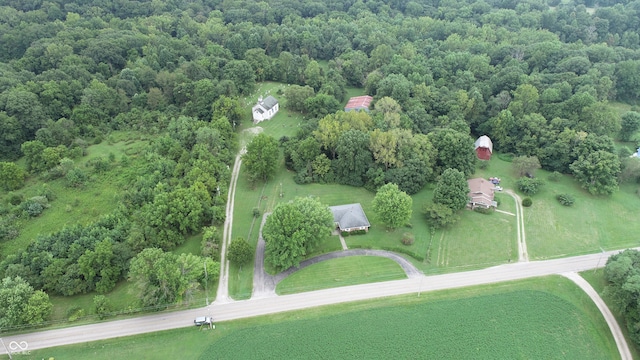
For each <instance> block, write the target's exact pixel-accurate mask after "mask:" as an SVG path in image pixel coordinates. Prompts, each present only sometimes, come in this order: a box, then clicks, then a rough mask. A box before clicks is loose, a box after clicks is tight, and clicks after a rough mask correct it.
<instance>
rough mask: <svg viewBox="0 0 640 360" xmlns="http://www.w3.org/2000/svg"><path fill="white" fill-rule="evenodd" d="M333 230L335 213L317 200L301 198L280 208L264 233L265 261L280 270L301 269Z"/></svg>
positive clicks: (270, 218)
mask: <svg viewBox="0 0 640 360" xmlns="http://www.w3.org/2000/svg"><path fill="white" fill-rule="evenodd" d="M333 227H334V224H333V215H332V214H331V211H330V210H329V208H328V207H327V206H326V205H324V204H322V203H321V202H320V201H319V200H318V199H316V198H312V197H304V198H301V197H299V198H296V199H294V200H293V201H291V202H288V203H281V204H278V205H277V206H276V208H275V209H274V210H273V212H272V213H271V215H269V217H268V218H267V221H266V222H265V224H264V228H263V231H262V236H263V237H264V241H265V260H266V261H267V262H268V263H269V264H270V265H271V266H273V267H274V268H275V269H277V270H286V269H288V268H290V267H292V266H298V265H299V264H300V261H301V260H302V259H304V257H305V256H306V255H307V254H309V252H311V251H312V250H313V249H315V248H316V247H317V246H318V245H319V244H320V242H321V241H322V240H324V239H325V238H326V237H328V236H329V235H330V234H331V230H332V229H333Z"/></svg>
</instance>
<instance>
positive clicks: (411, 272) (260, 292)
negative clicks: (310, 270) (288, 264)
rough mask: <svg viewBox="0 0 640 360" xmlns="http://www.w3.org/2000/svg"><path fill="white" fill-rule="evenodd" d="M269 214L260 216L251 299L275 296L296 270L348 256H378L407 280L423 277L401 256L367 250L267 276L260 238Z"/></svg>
mask: <svg viewBox="0 0 640 360" xmlns="http://www.w3.org/2000/svg"><path fill="white" fill-rule="evenodd" d="M270 214H271V213H265V214H264V215H263V216H262V223H261V224H260V232H259V235H258V245H257V246H256V256H255V262H254V267H253V293H252V294H251V298H264V297H271V296H276V286H277V285H278V283H279V282H280V281H282V280H284V279H285V278H286V277H287V276H289V275H291V274H293V273H294V272H296V271H298V270H302V269H304V268H306V267H308V266H311V265H313V264H317V263H319V262H321V261H325V260H330V259H337V258H342V257H348V256H380V257H385V258H388V259H391V260H393V261H395V262H397V263H398V265H400V267H401V268H402V270H404V272H405V274H407V277H408V278H410V279H411V278H416V277H421V276H423V274H422V272H421V271H420V270H418V269H417V268H416V267H415V266H414V265H413V264H412V263H411V262H410V261H409V260H407V259H405V258H403V257H402V256H400V255H398V254H396V253H393V252H390V251H384V250H369V249H352V250H339V251H334V252H330V253H326V254H322V255H319V256H316V257H313V258H311V259H307V260H304V261H302V262H301V263H300V265H299V266H298V267H292V268H289V269H287V270H285V271H283V272H281V273H278V274H276V275H271V274H268V273H267V272H266V271H265V269H264V248H265V242H264V238H263V237H262V227H263V226H264V223H265V221H266V220H267V217H268V216H269V215H270Z"/></svg>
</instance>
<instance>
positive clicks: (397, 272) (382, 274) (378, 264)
mask: <svg viewBox="0 0 640 360" xmlns="http://www.w3.org/2000/svg"><path fill="white" fill-rule="evenodd" d="M405 278H406V275H405V273H404V271H403V270H402V268H401V267H400V265H398V263H396V262H395V261H393V260H391V259H387V258H383V257H376V256H350V257H345V258H338V259H332V260H327V261H323V262H320V263H318V264H314V265H312V266H309V267H308V268H304V269H302V270H300V271H297V272H295V273H293V274H292V275H291V276H289V277H287V278H286V279H284V280H283V281H282V282H280V283H279V284H278V286H277V287H276V292H277V293H278V294H280V295H283V294H291V293H297V292H303V291H312V290H320V289H328V288H333V287H338V286H348V285H357V284H365V283H372V282H379V281H389V280H398V279H405Z"/></svg>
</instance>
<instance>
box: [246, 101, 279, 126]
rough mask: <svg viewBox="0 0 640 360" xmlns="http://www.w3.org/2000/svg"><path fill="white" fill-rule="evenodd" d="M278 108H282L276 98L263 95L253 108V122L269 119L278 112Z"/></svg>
mask: <svg viewBox="0 0 640 360" xmlns="http://www.w3.org/2000/svg"><path fill="white" fill-rule="evenodd" d="M278 110H280V106H279V104H278V100H276V98H274V97H273V96H271V95H269V96H267V97H266V98H264V99H263V98H262V96H261V97H260V98H258V103H257V104H256V105H255V106H254V107H253V108H252V109H251V113H252V114H253V122H254V123H259V122H261V121H265V120H269V119H271V118H272V117H274V116H275V115H276V114H277V113H278Z"/></svg>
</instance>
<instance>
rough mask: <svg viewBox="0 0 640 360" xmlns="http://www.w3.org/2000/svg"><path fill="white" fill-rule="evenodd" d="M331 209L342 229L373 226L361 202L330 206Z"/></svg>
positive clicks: (334, 219)
mask: <svg viewBox="0 0 640 360" xmlns="http://www.w3.org/2000/svg"><path fill="white" fill-rule="evenodd" d="M329 209H330V210H331V213H332V214H333V221H334V222H335V223H337V224H338V226H339V227H340V229H341V230H342V229H350V228H356V227H364V226H366V227H369V226H371V225H370V224H369V219H367V215H366V214H365V213H364V210H362V206H360V204H359V203H356V204H347V205H337V206H330V207H329Z"/></svg>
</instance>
